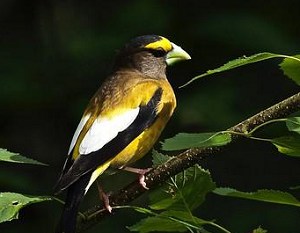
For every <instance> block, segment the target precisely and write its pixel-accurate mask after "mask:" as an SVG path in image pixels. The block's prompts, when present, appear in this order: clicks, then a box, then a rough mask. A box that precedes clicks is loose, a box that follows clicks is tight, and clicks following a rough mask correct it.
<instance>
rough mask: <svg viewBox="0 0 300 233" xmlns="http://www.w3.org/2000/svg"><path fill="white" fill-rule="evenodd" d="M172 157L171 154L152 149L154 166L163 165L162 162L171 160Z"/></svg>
mask: <svg viewBox="0 0 300 233" xmlns="http://www.w3.org/2000/svg"><path fill="white" fill-rule="evenodd" d="M170 159H172V157H171V156H168V155H164V154H162V153H159V152H158V151H157V150H152V164H153V166H154V167H155V166H158V165H161V164H163V163H165V162H167V161H169V160H170Z"/></svg>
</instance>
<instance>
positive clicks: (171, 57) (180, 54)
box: [166, 43, 191, 65]
mask: <svg viewBox="0 0 300 233" xmlns="http://www.w3.org/2000/svg"><path fill="white" fill-rule="evenodd" d="M171 44H172V47H173V49H172V50H171V51H170V52H168V53H167V56H166V62H167V64H168V65H173V64H174V63H176V62H178V61H182V60H189V59H191V56H190V55H189V54H188V53H187V52H186V51H184V50H183V49H182V48H181V47H179V46H178V45H176V44H174V43H171Z"/></svg>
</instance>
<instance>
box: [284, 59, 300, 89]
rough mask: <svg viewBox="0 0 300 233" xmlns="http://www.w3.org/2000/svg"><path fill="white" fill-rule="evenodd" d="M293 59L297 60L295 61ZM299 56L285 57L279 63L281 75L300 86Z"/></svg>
mask: <svg viewBox="0 0 300 233" xmlns="http://www.w3.org/2000/svg"><path fill="white" fill-rule="evenodd" d="M295 58H298V60H297V59H295ZM299 59H300V55H296V56H293V57H287V58H285V59H284V60H283V62H281V63H280V68H281V69H282V70H283V73H284V74H285V75H286V76H288V77H289V78H290V79H292V80H293V81H294V82H295V83H297V84H298V85H300V60H299Z"/></svg>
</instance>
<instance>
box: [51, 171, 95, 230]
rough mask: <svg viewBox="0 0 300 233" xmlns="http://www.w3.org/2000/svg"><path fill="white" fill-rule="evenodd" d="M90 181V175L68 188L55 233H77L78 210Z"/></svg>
mask: <svg viewBox="0 0 300 233" xmlns="http://www.w3.org/2000/svg"><path fill="white" fill-rule="evenodd" d="M89 179H90V174H86V175H84V176H82V177H81V178H80V179H79V180H77V181H76V182H75V183H74V184H72V185H71V186H70V187H69V188H68V191H67V196H66V201H65V205H64V209H63V212H62V215H61V218H60V221H59V223H58V225H57V227H56V231H55V233H74V232H75V230H76V220H77V213H78V208H79V205H80V203H81V200H82V199H83V196H84V194H85V188H86V186H87V184H88V182H89Z"/></svg>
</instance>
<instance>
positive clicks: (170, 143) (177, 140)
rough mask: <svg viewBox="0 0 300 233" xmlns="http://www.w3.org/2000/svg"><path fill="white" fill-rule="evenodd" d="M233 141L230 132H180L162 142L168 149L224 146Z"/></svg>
mask: <svg viewBox="0 0 300 233" xmlns="http://www.w3.org/2000/svg"><path fill="white" fill-rule="evenodd" d="M230 141H231V135H230V134H229V133H224V132H217V133H179V134H177V135H175V137H173V138H169V139H166V140H165V141H164V142H163V143H162V149H163V150H166V151H172V150H183V149H189V148H195V147H212V146H223V145H226V144H228V143H229V142H230Z"/></svg>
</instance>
